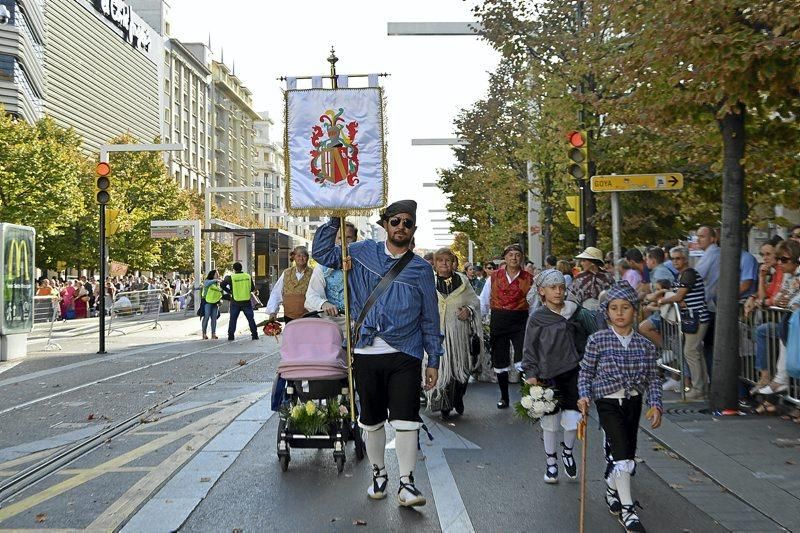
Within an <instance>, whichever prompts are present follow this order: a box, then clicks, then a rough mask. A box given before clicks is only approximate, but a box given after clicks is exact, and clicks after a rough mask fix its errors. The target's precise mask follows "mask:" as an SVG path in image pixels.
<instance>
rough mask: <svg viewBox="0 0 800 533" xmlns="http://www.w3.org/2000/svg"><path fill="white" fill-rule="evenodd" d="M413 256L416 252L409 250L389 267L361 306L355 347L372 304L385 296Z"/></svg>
mask: <svg viewBox="0 0 800 533" xmlns="http://www.w3.org/2000/svg"><path fill="white" fill-rule="evenodd" d="M413 257H414V252H412V251H411V250H408V251H407V252H406V253H405V254H403V257H401V258H400V259H399V260H398V261H397V263H395V264H394V265H393V266H392V268H390V269H389V272H387V273H386V275H385V276H383V277H382V278H381V281H380V282H379V283H378V285H377V286H376V287H375V288H374V289H372V292H371V293H370V295H369V298H367V301H366V302H365V303H364V307H362V308H361V312H360V313H359V314H358V319H357V320H356V325H355V331H354V334H353V342H352V348H353V349H355V347H356V344H358V338H359V337H360V336H361V326H362V324H363V323H364V319H365V318H367V313H369V311H370V309H372V306H373V305H375V303H376V302H377V301H378V299H379V298H380V297H381V296H383V293H385V292H386V290H387V289H388V288H389V285H391V284H392V282H393V281H394V280H395V278H396V277H397V276H398V275H399V274H400V272H401V271H402V270H403V269H404V268H405V267H406V265H407V264H408V263H410V262H411V259H413Z"/></svg>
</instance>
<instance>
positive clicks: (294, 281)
mask: <svg viewBox="0 0 800 533" xmlns="http://www.w3.org/2000/svg"><path fill="white" fill-rule="evenodd" d="M291 257H292V259H294V266H293V267H289V268H287V269H286V270H284V271H283V273H282V274H281V277H279V278H278V281H277V282H276V283H275V286H274V287H272V290H271V291H270V293H269V301H268V302H267V315H269V319H270V320H275V317H276V316H277V315H278V308H279V307H280V306H281V304H283V315H284V317H285V318H286V319H287V322H288V321H289V320H293V319H295V318H301V317H302V316H303V315H304V314H305V313H306V309H305V301H306V291H307V290H308V284H309V281H311V268H309V266H308V249H307V248H306V247H305V246H296V247H295V248H294V250H292V256H291Z"/></svg>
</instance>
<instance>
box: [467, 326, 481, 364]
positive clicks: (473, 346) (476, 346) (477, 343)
mask: <svg viewBox="0 0 800 533" xmlns="http://www.w3.org/2000/svg"><path fill="white" fill-rule="evenodd" d="M480 353H481V338H480V337H478V334H477V333H475V328H474V324H473V322H472V319H471V318H470V321H469V354H470V355H471V356H472V357H477V356H478V355H480Z"/></svg>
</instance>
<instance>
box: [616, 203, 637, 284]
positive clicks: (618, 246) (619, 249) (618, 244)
mask: <svg viewBox="0 0 800 533" xmlns="http://www.w3.org/2000/svg"><path fill="white" fill-rule="evenodd" d="M621 225H622V219H621V217H620V213H619V193H618V192H612V193H611V242H612V245H613V249H614V266H615V267H616V265H617V261H618V260H619V259H620V257H621V256H622V247H621V246H622V244H621V243H622V238H621V234H620V229H621ZM614 277H615V278H616V279H617V281H619V271H618V270H617V268H614ZM634 288H635V287H634Z"/></svg>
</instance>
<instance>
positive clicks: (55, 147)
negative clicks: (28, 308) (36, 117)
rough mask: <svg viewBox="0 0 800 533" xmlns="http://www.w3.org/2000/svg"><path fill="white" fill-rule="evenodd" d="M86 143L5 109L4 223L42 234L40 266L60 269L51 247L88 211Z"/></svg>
mask: <svg viewBox="0 0 800 533" xmlns="http://www.w3.org/2000/svg"><path fill="white" fill-rule="evenodd" d="M80 146H81V140H80V137H79V136H78V135H77V134H76V133H75V132H74V131H72V130H67V129H64V128H61V127H59V126H58V125H56V124H55V122H53V121H52V120H51V119H49V118H45V119H42V120H40V121H39V122H37V123H36V124H34V125H31V124H28V123H27V122H24V121H22V120H16V119H14V118H12V117H11V116H10V115H7V114H5V112H4V111H3V109H2V108H0V221H2V222H10V223H13V224H24V225H27V226H32V227H34V228H36V237H37V260H39V265H42V266H47V267H51V268H52V267H55V266H56V265H55V261H54V260H53V259H52V258H51V257H50V256H49V254H48V250H47V247H46V244H47V243H49V242H50V239H51V237H52V236H53V235H55V234H57V233H58V232H59V229H60V228H61V227H63V226H65V225H68V224H71V223H73V222H75V221H76V220H77V219H78V217H79V216H80V214H81V212H82V211H83V210H84V205H85V201H86V199H85V198H84V195H83V194H82V192H81V189H82V187H81V184H82V179H83V178H84V177H85V176H88V175H89V172H90V168H89V163H88V161H87V160H86V158H85V157H84V155H83V154H82V153H81V149H80Z"/></svg>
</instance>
